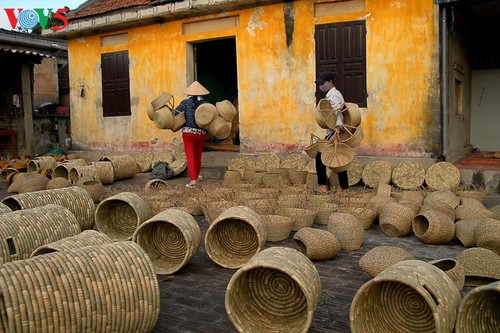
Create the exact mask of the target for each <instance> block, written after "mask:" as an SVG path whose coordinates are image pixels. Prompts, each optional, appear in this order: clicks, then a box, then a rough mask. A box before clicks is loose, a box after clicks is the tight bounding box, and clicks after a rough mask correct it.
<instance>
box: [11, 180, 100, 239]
mask: <svg viewBox="0 0 500 333" xmlns="http://www.w3.org/2000/svg"><path fill="white" fill-rule="evenodd" d="M2 203H4V204H6V205H7V206H9V207H10V209H12V210H13V211H15V210H22V209H28V208H35V207H41V206H45V205H48V204H56V205H61V206H63V207H66V208H68V209H69V210H70V211H71V212H72V213H73V215H74V216H75V218H76V220H77V221H78V223H79V224H80V228H81V230H87V229H92V228H93V227H94V221H95V216H94V214H95V205H94V201H93V200H92V197H91V196H90V194H89V193H88V192H87V191H85V190H84V189H83V188H80V187H78V186H71V187H65V188H58V189H53V190H44V191H38V192H32V193H20V194H17V195H12V196H8V197H5V198H4V199H3V200H2Z"/></svg>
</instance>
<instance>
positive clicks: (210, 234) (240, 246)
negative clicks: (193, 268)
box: [205, 206, 267, 268]
mask: <svg viewBox="0 0 500 333" xmlns="http://www.w3.org/2000/svg"><path fill="white" fill-rule="evenodd" d="M266 241H267V229H266V224H265V222H263V221H262V219H261V217H260V215H259V214H257V213H256V212H255V211H254V210H252V209H251V208H248V207H246V206H234V207H230V208H228V209H226V210H225V211H224V212H222V213H221V214H220V215H219V217H217V218H216V219H215V220H214V221H213V223H212V224H210V227H209V228H208V230H207V232H206V234H205V249H206V251H207V254H208V256H209V257H210V259H212V261H214V262H215V263H216V264H218V265H219V266H222V267H225V268H239V267H241V266H243V265H244V264H245V263H246V262H248V260H250V259H251V258H252V257H253V256H254V255H256V254H257V253H259V252H260V251H261V250H262V249H263V248H264V245H265V243H266Z"/></svg>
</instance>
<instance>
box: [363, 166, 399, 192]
mask: <svg viewBox="0 0 500 333" xmlns="http://www.w3.org/2000/svg"><path fill="white" fill-rule="evenodd" d="M391 175H392V167H391V164H390V163H389V162H387V161H372V162H369V163H368V164H367V165H365V167H364V169H363V172H362V174H361V179H362V180H363V183H364V184H365V185H366V186H367V187H369V188H377V186H378V185H379V184H380V183H384V184H389V183H390V182H391Z"/></svg>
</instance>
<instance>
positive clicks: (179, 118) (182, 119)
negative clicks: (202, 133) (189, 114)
mask: <svg viewBox="0 0 500 333" xmlns="http://www.w3.org/2000/svg"><path fill="white" fill-rule="evenodd" d="M185 123H186V115H185V114H184V112H179V113H177V114H175V115H174V123H173V125H172V128H171V130H172V132H177V131H178V130H180V129H181V128H182V126H184V124H185Z"/></svg>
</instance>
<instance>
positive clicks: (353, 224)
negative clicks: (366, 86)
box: [327, 213, 365, 251]
mask: <svg viewBox="0 0 500 333" xmlns="http://www.w3.org/2000/svg"><path fill="white" fill-rule="evenodd" d="M327 228H328V231H330V232H331V233H332V234H334V235H335V237H336V238H337V239H338V241H339V242H340V248H341V249H342V250H344V251H355V250H359V248H360V247H361V245H362V244H363V238H364V234H365V230H364V229H363V225H362V224H361V222H359V220H358V219H357V218H356V217H355V216H354V215H351V214H347V213H333V214H331V215H330V218H329V220H328V225H327Z"/></svg>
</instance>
